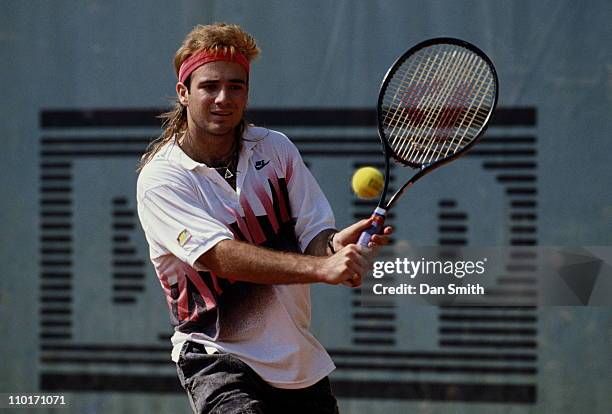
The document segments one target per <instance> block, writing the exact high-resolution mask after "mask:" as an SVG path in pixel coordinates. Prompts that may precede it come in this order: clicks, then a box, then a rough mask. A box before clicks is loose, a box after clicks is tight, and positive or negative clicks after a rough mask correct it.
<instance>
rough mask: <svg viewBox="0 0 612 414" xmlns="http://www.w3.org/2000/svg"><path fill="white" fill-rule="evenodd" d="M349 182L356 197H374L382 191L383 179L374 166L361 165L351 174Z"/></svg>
mask: <svg viewBox="0 0 612 414" xmlns="http://www.w3.org/2000/svg"><path fill="white" fill-rule="evenodd" d="M351 184H352V187H353V191H354V192H355V194H357V196H358V197H360V198H375V197H378V195H379V194H380V192H381V191H382V189H383V185H384V184H385V179H384V177H383V175H382V173H381V172H380V171H378V170H377V169H376V168H374V167H361V168H360V169H358V170H357V171H355V174H353V179H352V181H351Z"/></svg>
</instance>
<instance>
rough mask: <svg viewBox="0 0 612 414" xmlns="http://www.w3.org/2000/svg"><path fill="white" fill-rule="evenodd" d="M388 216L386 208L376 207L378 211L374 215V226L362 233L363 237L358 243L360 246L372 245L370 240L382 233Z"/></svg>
mask: <svg viewBox="0 0 612 414" xmlns="http://www.w3.org/2000/svg"><path fill="white" fill-rule="evenodd" d="M386 214H387V210H385V209H384V208H380V207H376V210H374V214H372V219H373V221H372V225H371V226H370V228H368V229H367V230H365V231H364V232H363V233H361V236H359V240H358V241H357V244H358V245H360V246H364V247H368V243H370V239H371V238H372V236H373V235H375V234H379V233H381V232H382V230H383V226H384V225H385V215H386Z"/></svg>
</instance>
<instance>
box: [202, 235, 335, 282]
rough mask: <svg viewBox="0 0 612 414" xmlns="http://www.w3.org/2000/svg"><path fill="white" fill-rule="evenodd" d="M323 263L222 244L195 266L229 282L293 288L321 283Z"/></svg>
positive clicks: (231, 242)
mask: <svg viewBox="0 0 612 414" xmlns="http://www.w3.org/2000/svg"><path fill="white" fill-rule="evenodd" d="M311 244H312V243H311ZM317 246H318V245H317ZM309 247H310V245H309ZM307 250H308V249H307ZM323 260H324V259H322V258H319V257H313V256H310V255H302V254H295V253H285V252H278V251H274V250H270V249H267V248H264V247H259V246H254V245H252V244H248V243H244V242H240V241H235V240H224V241H222V242H219V243H218V244H217V245H216V246H215V247H213V248H212V249H210V250H209V251H207V252H206V253H204V254H203V255H202V256H200V258H199V259H198V263H199V264H200V265H202V266H204V267H206V268H208V269H210V270H211V271H213V272H214V273H216V274H218V275H219V276H221V277H224V278H228V279H234V280H240V281H246V282H253V283H261V284H293V283H316V282H324V281H325V275H323V274H322V273H321V270H322V267H323V266H322V264H323V263H322V261H323Z"/></svg>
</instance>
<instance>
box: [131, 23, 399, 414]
mask: <svg viewBox="0 0 612 414" xmlns="http://www.w3.org/2000/svg"><path fill="white" fill-rule="evenodd" d="M258 54H259V49H258V47H257V45H256V43H255V41H254V39H253V38H252V37H251V36H250V35H249V34H248V33H246V32H245V31H243V30H242V29H241V28H240V27H238V26H235V25H226V24H220V23H219V24H214V25H208V26H197V27H195V28H194V29H193V30H192V31H191V32H190V33H189V34H188V35H187V37H186V39H185V41H184V43H183V45H182V46H181V47H180V48H179V49H178V51H177V52H176V55H175V58H174V68H175V71H176V74H177V76H178V83H177V85H176V92H177V96H178V101H177V103H176V105H175V108H174V109H173V110H172V111H171V112H169V113H167V114H164V117H165V124H164V125H165V130H164V132H163V133H162V135H161V136H160V137H159V138H158V139H157V140H155V141H154V142H153V143H152V144H151V146H150V147H149V149H148V151H147V152H146V153H145V154H144V155H143V157H142V160H141V166H140V174H139V178H138V188H137V198H138V214H139V217H140V221H141V223H142V227H143V229H144V231H145V234H146V237H147V241H148V243H149V247H150V256H151V260H152V262H153V265H154V267H155V270H156V272H157V275H158V277H159V280H160V282H161V286H162V288H163V290H164V293H165V297H166V300H167V303H168V307H169V310H170V318H171V322H172V324H173V325H174V327H175V333H174V335H173V337H172V343H173V351H172V359H173V360H174V361H175V362H176V363H177V371H178V375H179V379H180V381H181V384H182V385H183V387H184V388H185V390H186V391H187V394H188V395H189V399H190V403H191V405H192V408H193V409H194V411H195V412H197V413H275V412H283V413H309V414H312V413H335V412H337V411H338V408H337V403H336V399H335V397H334V396H333V394H332V391H331V388H330V384H329V380H328V377H327V376H328V374H329V373H330V372H331V371H332V370H333V369H334V364H333V362H332V360H331V359H330V357H329V356H328V354H327V353H326V352H325V350H324V349H323V347H322V346H321V344H320V343H319V342H318V341H317V339H316V338H315V337H314V336H313V334H312V333H311V332H310V330H309V326H310V296H309V294H310V290H309V284H310V283H327V284H332V285H335V284H348V285H352V286H359V285H360V284H361V278H362V277H363V275H364V274H365V273H366V272H367V271H368V269H369V265H370V263H371V260H372V255H373V251H374V250H375V249H371V248H362V247H360V246H357V245H355V243H356V241H357V239H358V237H359V235H360V233H361V232H362V231H363V230H365V229H367V228H368V227H369V226H370V224H371V222H370V220H362V221H360V222H358V223H356V224H354V225H352V226H349V227H347V228H345V229H344V230H341V231H337V230H335V224H334V218H333V214H332V211H331V208H330V206H329V203H328V202H327V200H326V198H325V196H324V195H323V193H322V191H321V189H320V187H319V186H318V184H317V183H316V181H315V180H314V178H313V176H312V175H311V174H310V172H309V171H308V169H307V168H306V167H305V165H304V162H303V161H302V159H301V157H300V155H299V153H298V150H297V149H296V147H295V146H294V145H293V144H292V143H291V141H289V139H288V138H287V137H286V136H285V135H283V134H281V133H279V132H276V131H272V130H268V129H265V128H259V127H255V126H252V125H247V124H246V122H245V120H244V111H245V107H246V105H247V99H248V91H249V71H250V65H251V61H252V60H253V59H254V58H255V57H256V56H257V55H258ZM390 234H391V229H390V228H386V229H385V232H384V234H383V235H378V236H374V237H373V238H372V243H371V246H370V247H372V246H378V245H385V244H387V243H388V242H389V235H390Z"/></svg>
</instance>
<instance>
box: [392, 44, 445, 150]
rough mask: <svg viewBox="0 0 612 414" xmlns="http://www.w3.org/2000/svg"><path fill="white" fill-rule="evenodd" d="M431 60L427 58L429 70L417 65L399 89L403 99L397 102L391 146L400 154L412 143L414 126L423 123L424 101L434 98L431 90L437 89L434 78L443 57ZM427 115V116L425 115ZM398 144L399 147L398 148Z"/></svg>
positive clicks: (429, 57) (426, 65)
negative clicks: (411, 132) (422, 108)
mask: <svg viewBox="0 0 612 414" xmlns="http://www.w3.org/2000/svg"><path fill="white" fill-rule="evenodd" d="M438 57H440V58H441V59H440V61H438V60H437V58H438ZM431 58H432V57H431V56H426V64H425V67H426V68H427V70H423V66H424V65H422V64H420V65H416V68H415V70H414V71H413V72H412V76H411V78H410V80H409V81H408V82H406V81H405V80H404V81H403V82H401V83H400V84H399V86H398V87H397V90H398V91H402V96H403V98H402V100H401V101H400V102H397V107H398V108H399V110H396V112H395V113H394V116H393V120H394V121H395V122H394V124H395V125H394V128H393V130H392V131H391V136H393V140H392V143H391V145H392V146H393V147H394V148H395V149H396V152H398V153H399V152H401V151H402V150H403V147H404V146H405V144H408V143H409V142H410V135H407V134H410V131H411V129H412V128H413V127H414V124H415V123H417V122H420V121H423V119H422V117H423V114H424V112H423V111H422V110H421V107H422V104H423V99H426V98H427V97H429V96H432V91H431V89H432V88H435V87H436V86H435V83H434V80H435V77H434V76H435V72H436V70H437V69H438V68H439V66H440V63H441V62H442V59H443V56H442V55H439V56H434V57H433V61H432V60H431ZM415 77H416V79H415ZM412 85H416V86H412ZM404 86H406V87H404ZM406 97H408V98H406ZM394 103H395V102H394ZM425 115H427V114H426V113H425ZM398 142H399V146H397V145H398Z"/></svg>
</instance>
